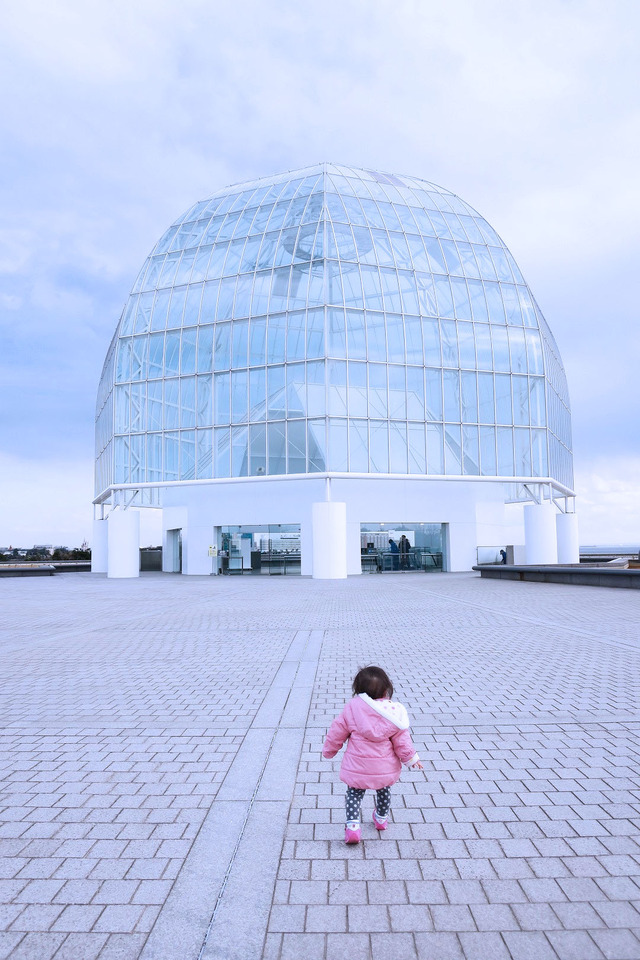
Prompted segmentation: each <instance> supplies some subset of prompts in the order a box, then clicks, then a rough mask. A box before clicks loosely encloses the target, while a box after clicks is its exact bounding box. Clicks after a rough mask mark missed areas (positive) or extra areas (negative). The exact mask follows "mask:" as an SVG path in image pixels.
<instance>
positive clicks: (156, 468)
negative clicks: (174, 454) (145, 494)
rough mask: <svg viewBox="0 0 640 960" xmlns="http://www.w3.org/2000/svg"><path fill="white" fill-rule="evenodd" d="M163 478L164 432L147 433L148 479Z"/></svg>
mask: <svg viewBox="0 0 640 960" xmlns="http://www.w3.org/2000/svg"><path fill="white" fill-rule="evenodd" d="M161 479H162V434H161V433H148V434H147V481H148V482H152V481H153V480H161Z"/></svg>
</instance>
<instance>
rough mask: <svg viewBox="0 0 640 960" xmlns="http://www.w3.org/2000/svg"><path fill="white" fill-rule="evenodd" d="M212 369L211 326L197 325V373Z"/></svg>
mask: <svg viewBox="0 0 640 960" xmlns="http://www.w3.org/2000/svg"><path fill="white" fill-rule="evenodd" d="M212 369H213V326H212V325H211V324H207V326H206V327H198V373H208V372H209V371H210V370H212Z"/></svg>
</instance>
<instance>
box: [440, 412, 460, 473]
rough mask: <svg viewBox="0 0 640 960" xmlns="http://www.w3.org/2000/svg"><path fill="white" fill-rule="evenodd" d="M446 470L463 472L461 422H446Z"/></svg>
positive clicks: (447, 471)
mask: <svg viewBox="0 0 640 960" xmlns="http://www.w3.org/2000/svg"><path fill="white" fill-rule="evenodd" d="M444 470H445V473H448V474H461V473H462V443H461V436H460V426H459V424H452V423H447V424H445V428H444Z"/></svg>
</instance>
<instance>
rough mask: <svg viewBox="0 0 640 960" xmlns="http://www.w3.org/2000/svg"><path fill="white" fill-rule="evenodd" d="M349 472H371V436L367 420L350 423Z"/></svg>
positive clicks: (351, 421)
mask: <svg viewBox="0 0 640 960" xmlns="http://www.w3.org/2000/svg"><path fill="white" fill-rule="evenodd" d="M349 470H350V472H351V473H368V472H369V434H368V425H367V421H366V420H350V421H349Z"/></svg>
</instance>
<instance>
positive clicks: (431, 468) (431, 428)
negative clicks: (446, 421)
mask: <svg viewBox="0 0 640 960" xmlns="http://www.w3.org/2000/svg"><path fill="white" fill-rule="evenodd" d="M427 473H429V474H431V475H432V476H441V475H442V474H443V473H444V450H443V428H442V424H441V423H428V424H427Z"/></svg>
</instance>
